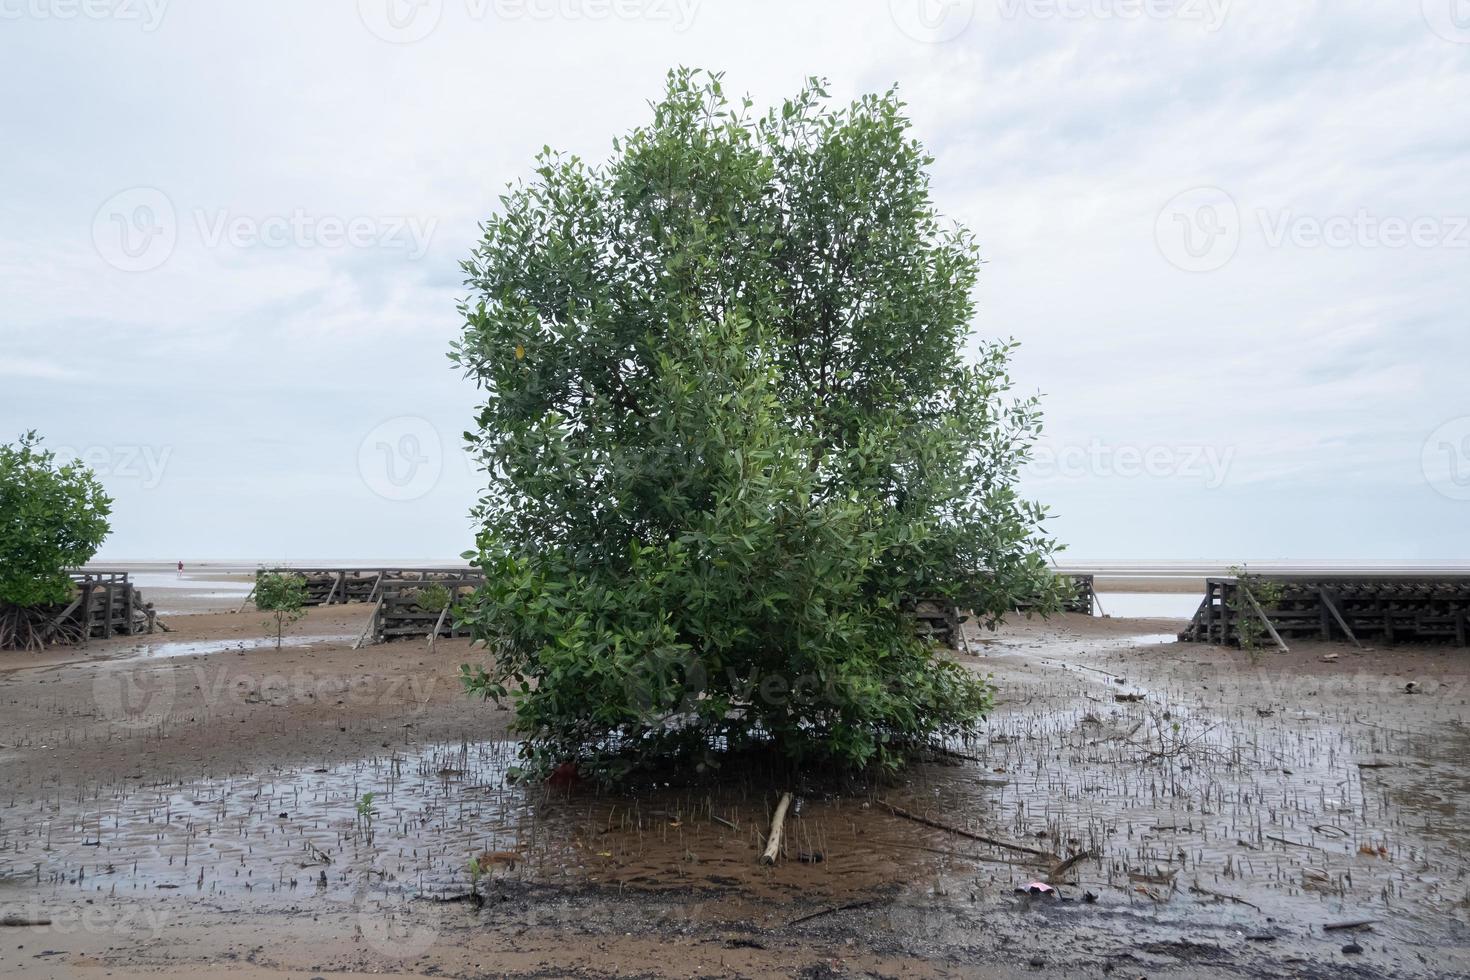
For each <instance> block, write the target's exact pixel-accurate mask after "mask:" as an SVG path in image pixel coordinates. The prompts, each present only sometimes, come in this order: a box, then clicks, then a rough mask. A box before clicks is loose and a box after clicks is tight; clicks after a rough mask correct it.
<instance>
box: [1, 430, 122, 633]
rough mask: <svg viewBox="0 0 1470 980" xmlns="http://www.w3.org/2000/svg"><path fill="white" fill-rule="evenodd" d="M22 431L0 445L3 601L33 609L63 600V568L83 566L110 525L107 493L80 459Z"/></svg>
mask: <svg viewBox="0 0 1470 980" xmlns="http://www.w3.org/2000/svg"><path fill="white" fill-rule="evenodd" d="M41 441H42V440H41V437H40V436H38V435H37V434H36V433H35V431H34V430H33V431H30V432H27V433H26V434H25V435H23V436H21V437H20V440H19V441H18V442H16V443H12V444H8V445H3V446H0V603H4V604H9V605H13V606H19V607H22V608H30V607H34V606H45V605H54V604H57V603H62V602H66V601H68V600H69V599H70V598H71V595H72V583H71V579H70V578H68V577H67V574H66V573H67V569H70V568H75V567H77V566H79V565H85V564H86V563H87V562H89V561H91V560H92V556H93V555H95V554H96V553H97V549H98V548H100V547H101V546H102V542H103V540H104V539H105V538H106V537H107V534H108V532H109V531H110V530H111V525H110V524H109V523H108V520H107V517H108V515H109V514H111V513H112V498H110V497H108V496H107V494H106V492H104V491H103V489H102V484H101V483H99V482H98V480H97V477H96V476H94V475H93V473H92V471H91V470H90V469H88V468H87V467H85V466H83V465H82V464H81V463H79V462H70V463H66V464H63V465H57V463H56V454H55V453H53V452H51V451H49V450H43V449H42V448H41Z"/></svg>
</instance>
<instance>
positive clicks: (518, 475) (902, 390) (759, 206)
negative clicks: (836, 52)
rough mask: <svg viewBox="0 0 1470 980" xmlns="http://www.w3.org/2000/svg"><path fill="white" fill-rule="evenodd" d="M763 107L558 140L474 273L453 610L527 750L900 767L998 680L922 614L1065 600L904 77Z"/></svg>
mask: <svg viewBox="0 0 1470 980" xmlns="http://www.w3.org/2000/svg"><path fill="white" fill-rule="evenodd" d="M830 101H831V100H830V99H829V97H828V96H827V93H826V92H825V91H824V88H823V85H822V83H820V82H819V81H816V80H813V81H811V82H810V83H808V84H807V85H806V86H805V87H804V88H803V89H802V90H801V91H800V92H799V93H798V94H797V95H796V96H795V97H794V98H792V99H790V100H788V101H786V102H785V103H784V104H782V105H781V106H780V107H779V108H777V109H775V110H773V111H771V112H769V113H765V114H756V113H754V112H753V110H752V103H751V101H750V100H749V99H739V100H733V101H732V100H731V99H729V98H728V97H727V96H726V95H725V92H724V90H723V86H722V81H721V78H720V76H718V75H711V74H706V73H702V72H697V71H692V70H678V71H675V72H672V73H670V76H669V80H668V87H667V91H666V93H665V96H664V98H663V100H662V101H660V102H658V103H657V104H655V105H654V106H653V119H652V121H651V123H649V124H648V125H647V126H645V127H642V128H639V129H636V130H634V131H633V132H631V133H629V134H628V135H627V136H625V137H624V138H621V139H618V140H615V141H614V144H613V146H614V153H613V156H612V157H611V159H610V160H609V161H607V162H606V163H605V164H603V165H600V166H593V165H589V164H587V163H585V162H584V161H582V160H581V159H579V158H577V157H575V156H568V155H564V154H561V153H557V152H555V151H553V150H551V149H550V148H547V149H546V150H544V151H543V153H542V154H541V155H540V157H539V158H538V166H537V168H536V170H535V176H534V178H533V179H531V180H530V181H529V182H526V183H523V184H520V185H517V186H515V187H513V188H511V189H510V190H509V191H508V192H507V193H506V195H505V196H504V197H503V198H502V199H501V208H500V210H499V212H498V213H497V214H496V215H495V216H494V217H492V218H491V219H489V220H488V221H487V223H486V224H485V225H484V226H483V232H484V234H483V239H482V241H481V242H480V243H479V245H478V246H477V247H476V249H475V250H474V253H473V255H472V257H471V258H470V259H469V260H468V261H467V262H466V263H465V264H464V269H465V272H466V276H467V285H468V287H469V290H470V295H469V297H468V298H467V300H466V301H465V302H464V303H463V304H462V307H461V312H462V314H463V316H464V328H463V334H462V337H461V338H460V340H459V341H458V342H457V343H456V344H455V345H454V348H453V351H452V355H451V356H452V357H453V359H454V360H455V361H456V362H457V363H458V364H460V365H461V366H462V367H463V368H464V370H465V371H466V373H467V374H468V375H469V376H471V377H472V378H474V379H475V381H476V382H477V383H478V384H479V386H481V387H482V388H483V390H484V392H485V396H486V398H485V402H484V406H483V408H482V409H481V410H480V412H479V415H478V418H477V425H476V428H475V431H473V432H470V433H467V434H466V435H467V438H468V439H469V440H470V441H471V443H472V444H473V447H474V449H475V451H476V452H477V453H478V454H479V456H480V458H481V460H482V462H483V465H484V467H485V469H486V472H487V474H488V477H489V486H488V488H487V490H486V491H485V493H484V494H483V496H482V498H481V500H480V501H479V503H478V506H477V507H476V510H475V515H474V516H475V519H476V521H477V523H478V525H479V527H480V531H479V533H478V538H477V549H476V551H475V552H473V553H472V555H473V557H475V558H476V560H477V561H479V562H480V563H481V564H482V565H483V566H484V568H485V570H486V572H487V584H486V586H485V588H484V590H483V591H482V592H481V593H480V594H479V595H478V596H477V597H476V599H475V601H474V602H473V603H471V604H470V605H469V606H468V607H467V608H466V609H464V610H462V611H461V615H462V617H463V618H464V619H465V621H466V622H468V623H470V624H471V626H472V627H473V629H474V631H475V633H476V635H477V636H479V637H480V638H482V639H484V640H485V641H487V643H488V644H489V645H490V649H491V651H492V653H493V662H492V663H491V664H489V665H487V666H484V667H474V668H470V667H468V666H467V667H466V671H465V673H466V680H467V684H468V686H469V687H470V688H471V689H472V690H475V691H479V692H482V693H485V694H487V695H489V696H491V697H494V698H497V699H501V698H510V699H512V700H513V701H514V702H515V706H516V709H517V725H518V726H519V728H520V730H521V732H522V733H523V735H524V736H525V737H526V740H527V747H528V752H529V754H530V755H531V756H532V758H533V759H535V760H536V761H537V762H539V763H543V764H548V763H558V762H563V761H566V760H568V759H575V760H578V761H579V762H580V763H581V764H583V765H584V766H587V767H589V768H595V769H600V770H612V771H614V772H617V771H622V767H626V766H627V765H630V764H635V763H636V762H637V761H638V759H639V758H640V756H644V755H646V754H647V753H660V754H662V753H665V752H667V751H669V750H670V749H677V750H681V751H687V752H690V753H694V754H695V755H697V756H698V757H699V758H700V759H701V760H702V761H703V762H705V763H716V762H717V761H718V752H717V751H716V750H718V749H725V750H734V749H739V748H743V747H746V746H749V745H752V744H754V743H759V744H763V745H774V746H776V747H777V748H778V749H779V751H780V752H782V753H783V754H784V755H785V756H786V757H788V758H789V759H791V760H793V761H796V762H807V761H815V760H833V761H837V762H840V763H843V764H847V765H852V766H862V765H868V764H872V763H878V764H881V765H887V766H891V765H895V764H897V763H898V761H899V760H900V758H901V755H902V750H903V749H904V748H905V747H907V746H909V745H911V744H913V743H915V742H918V741H922V740H925V739H929V738H932V737H934V736H936V735H953V734H964V733H967V732H971V731H974V730H975V726H976V725H977V724H978V723H979V721H980V720H981V718H982V716H983V713H984V711H985V710H986V708H987V706H988V704H989V693H990V692H989V688H988V687H987V685H986V683H985V682H984V681H983V680H981V679H980V678H978V677H976V676H975V675H974V674H973V673H971V672H969V671H967V670H965V669H963V668H962V667H960V666H958V665H956V664H955V663H953V662H951V661H950V660H948V659H946V658H944V657H942V656H939V655H937V653H936V651H935V650H934V649H933V648H932V645H931V644H929V643H928V642H926V641H925V640H924V639H923V638H922V637H920V636H919V635H918V633H917V632H916V630H915V626H914V622H913V619H912V617H911V615H910V614H909V612H910V607H911V605H912V603H913V602H914V600H916V599H918V598H925V597H933V598H940V599H944V600H948V601H953V602H955V603H958V604H959V605H960V606H962V607H964V608H969V609H973V610H975V611H976V612H977V613H978V614H979V615H981V616H982V617H984V618H985V619H987V620H990V621H994V620H995V619H996V618H997V617H999V616H1001V615H1003V614H1004V613H1006V612H1007V611H1009V610H1011V609H1013V608H1015V606H1016V603H1017V601H1018V600H1020V599H1027V600H1030V599H1033V598H1035V597H1037V596H1049V595H1051V594H1052V589H1053V584H1052V581H1053V580H1052V578H1051V576H1050V575H1049V574H1048V571H1047V558H1048V555H1049V554H1050V552H1051V551H1052V548H1053V545H1052V543H1051V542H1050V541H1049V540H1048V539H1047V538H1045V536H1044V534H1043V532H1042V530H1041V523H1042V521H1043V519H1044V517H1045V512H1044V509H1043V508H1042V507H1040V506H1039V505H1037V504H1035V503H1032V502H1028V501H1026V500H1024V499H1022V498H1021V497H1019V496H1018V494H1017V492H1016V489H1015V482H1016V476H1017V469H1018V467H1019V466H1020V465H1021V464H1022V463H1023V462H1024V461H1025V460H1026V458H1027V456H1028V453H1029V448H1030V445H1031V443H1032V441H1033V440H1034V438H1035V436H1036V435H1037V433H1038V432H1039V429H1040V415H1039V412H1038V408H1037V404H1036V401H1035V399H1033V398H1018V397H1015V396H1013V395H1011V394H1010V388H1011V383H1010V380H1009V378H1008V376H1007V364H1008V359H1009V356H1010V354H1011V351H1012V349H1013V345H1012V344H1011V343H1010V342H988V341H983V340H978V339H977V338H975V337H974V336H973V335H972V329H971V321H972V320H973V318H974V314H975V308H974V302H973V299H972V295H971V294H972V289H973V287H974V285H975V282H976V277H977V274H978V270H979V259H978V255H977V250H976V246H975V242H974V239H973V238H972V236H971V235H970V233H969V232H967V231H966V230H964V229H963V228H958V227H950V226H947V225H946V224H945V223H944V222H943V221H942V220H941V217H940V215H939V213H938V211H937V210H936V208H935V205H934V203H933V202H932V200H931V197H930V181H929V176H928V173H927V168H928V167H929V165H930V164H931V163H932V160H931V159H930V157H929V156H928V155H927V153H926V152H925V150H924V148H923V147H922V146H921V145H920V144H919V142H917V141H916V140H915V139H913V138H912V136H911V135H910V134H909V124H908V120H907V119H906V117H905V114H904V113H905V109H904V105H903V103H902V102H901V101H900V100H899V98H898V96H897V93H896V92H894V91H890V92H888V93H886V94H883V95H869V96H866V97H863V98H861V99H859V100H858V101H856V102H854V103H853V104H851V105H848V106H845V107H838V108H834V107H832V106H831V104H830Z"/></svg>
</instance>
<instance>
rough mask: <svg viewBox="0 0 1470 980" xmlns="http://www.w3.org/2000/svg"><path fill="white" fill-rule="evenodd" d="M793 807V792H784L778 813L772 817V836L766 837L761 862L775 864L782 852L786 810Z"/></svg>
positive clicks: (778, 806) (777, 809) (778, 804)
mask: <svg viewBox="0 0 1470 980" xmlns="http://www.w3.org/2000/svg"><path fill="white" fill-rule="evenodd" d="M790 807H791V794H790V793H782V794H781V802H780V803H777V804H776V813H775V815H774V816H773V817H771V836H770V837H768V838H766V852H765V853H764V854H762V855H761V864H775V863H776V856H777V855H778V854H779V853H780V852H781V834H782V833H783V832H784V830H785V825H786V811H787V810H788V809H790Z"/></svg>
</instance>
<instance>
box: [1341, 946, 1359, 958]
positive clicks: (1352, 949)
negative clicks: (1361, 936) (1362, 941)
mask: <svg viewBox="0 0 1470 980" xmlns="http://www.w3.org/2000/svg"><path fill="white" fill-rule="evenodd" d="M1342 951H1343V952H1344V953H1346V954H1348V955H1349V956H1357V955H1359V954H1360V953H1362V952H1363V947H1361V946H1359V945H1358V944H1357V943H1348V944H1347V945H1346V946H1344V947H1343V948H1342Z"/></svg>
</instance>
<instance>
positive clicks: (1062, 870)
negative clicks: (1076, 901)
mask: <svg viewBox="0 0 1470 980" xmlns="http://www.w3.org/2000/svg"><path fill="white" fill-rule="evenodd" d="M1090 857H1093V854H1092V852H1091V851H1083V852H1082V853H1080V854H1073V855H1072V856H1071V857H1069V858H1067V860H1065V861H1063V862H1061V863H1060V864H1058V865H1057V866H1056V867H1054V868H1052V869H1051V874H1049V875H1047V876H1046V880H1047V881H1049V882H1051V883H1052V884H1054V885H1055V884H1059V883H1060V882H1061V879H1062V877H1063V876H1064V875H1066V873H1067V872H1068V871H1071V870H1072V869H1073V868H1075V867H1076V866H1077V865H1079V864H1081V863H1082V862H1083V861H1086V860H1087V859H1088V858H1090Z"/></svg>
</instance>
